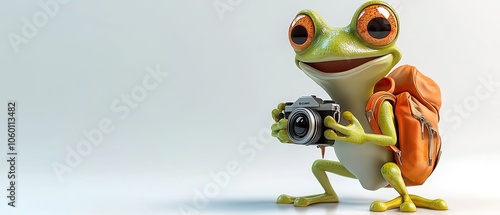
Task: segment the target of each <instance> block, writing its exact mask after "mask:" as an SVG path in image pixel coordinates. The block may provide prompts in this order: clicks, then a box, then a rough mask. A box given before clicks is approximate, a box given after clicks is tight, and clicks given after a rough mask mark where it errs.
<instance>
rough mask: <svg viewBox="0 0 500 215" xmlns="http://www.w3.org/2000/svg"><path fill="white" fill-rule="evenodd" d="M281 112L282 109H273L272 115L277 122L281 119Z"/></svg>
mask: <svg viewBox="0 0 500 215" xmlns="http://www.w3.org/2000/svg"><path fill="white" fill-rule="evenodd" d="M280 113H281V111H280V110H278V109H273V111H272V112H271V115H272V117H273V119H274V121H275V122H278V121H279V120H280V119H279V116H280Z"/></svg>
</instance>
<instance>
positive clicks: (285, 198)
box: [276, 159, 356, 207]
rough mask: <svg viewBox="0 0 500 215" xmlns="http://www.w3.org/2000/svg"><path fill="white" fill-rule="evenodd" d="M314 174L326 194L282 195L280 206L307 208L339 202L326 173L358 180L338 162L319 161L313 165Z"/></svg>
mask: <svg viewBox="0 0 500 215" xmlns="http://www.w3.org/2000/svg"><path fill="white" fill-rule="evenodd" d="M312 172H313V174H314V176H316V179H318V181H319V183H320V184H321V186H322V187H323V189H324V190H325V193H320V194H315V195H309V196H302V197H293V196H289V195H286V194H283V195H280V196H279V197H278V199H277V201H276V202H277V203H278V204H292V203H293V204H294V205H295V206H298V207H305V206H308V205H311V204H316V203H336V202H339V198H338V196H337V193H335V191H334V190H333V188H332V185H331V184H330V180H328V176H327V175H326V172H331V173H335V174H337V175H341V176H345V177H349V178H356V176H354V175H353V174H352V173H351V172H349V171H348V170H347V169H346V168H345V167H344V165H343V164H342V163H340V162H338V161H330V160H324V159H319V160H316V161H315V162H314V163H313V165H312Z"/></svg>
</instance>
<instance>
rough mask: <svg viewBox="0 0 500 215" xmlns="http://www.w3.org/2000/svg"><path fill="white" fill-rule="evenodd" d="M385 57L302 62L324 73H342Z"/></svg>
mask: <svg viewBox="0 0 500 215" xmlns="http://www.w3.org/2000/svg"><path fill="white" fill-rule="evenodd" d="M380 57H383V56H376V57H367V58H356V59H346V60H332V61H324V62H302V63H304V64H307V65H308V66H310V67H312V68H314V69H316V70H318V71H320V72H323V73H340V72H345V71H349V70H351V69H354V68H356V67H358V66H361V65H363V64H365V63H368V62H370V61H372V60H375V59H377V58H380Z"/></svg>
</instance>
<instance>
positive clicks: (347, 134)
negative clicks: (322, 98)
mask: <svg viewBox="0 0 500 215" xmlns="http://www.w3.org/2000/svg"><path fill="white" fill-rule="evenodd" d="M342 115H343V116H344V118H345V119H346V120H348V121H349V122H350V123H349V125H347V126H344V125H341V124H339V123H338V122H337V121H335V119H333V117H331V116H327V117H326V118H325V120H324V124H325V126H326V127H328V128H330V129H327V130H326V131H325V132H324V135H325V138H326V139H329V140H340V141H344V142H349V143H355V144H363V143H364V142H366V133H365V130H364V129H363V126H361V124H360V123H359V121H358V119H356V117H355V116H354V115H353V114H352V113H351V112H349V111H345V112H344V113H343V114H342ZM335 131H337V132H338V133H335Z"/></svg>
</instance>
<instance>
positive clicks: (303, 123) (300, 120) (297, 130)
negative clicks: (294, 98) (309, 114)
mask: <svg viewBox="0 0 500 215" xmlns="http://www.w3.org/2000/svg"><path fill="white" fill-rule="evenodd" d="M308 130H309V121H308V120H307V118H306V117H305V116H304V115H299V116H298V117H297V118H295V121H294V123H293V133H294V134H295V135H296V136H297V137H304V136H305V135H306V133H307V131H308Z"/></svg>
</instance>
